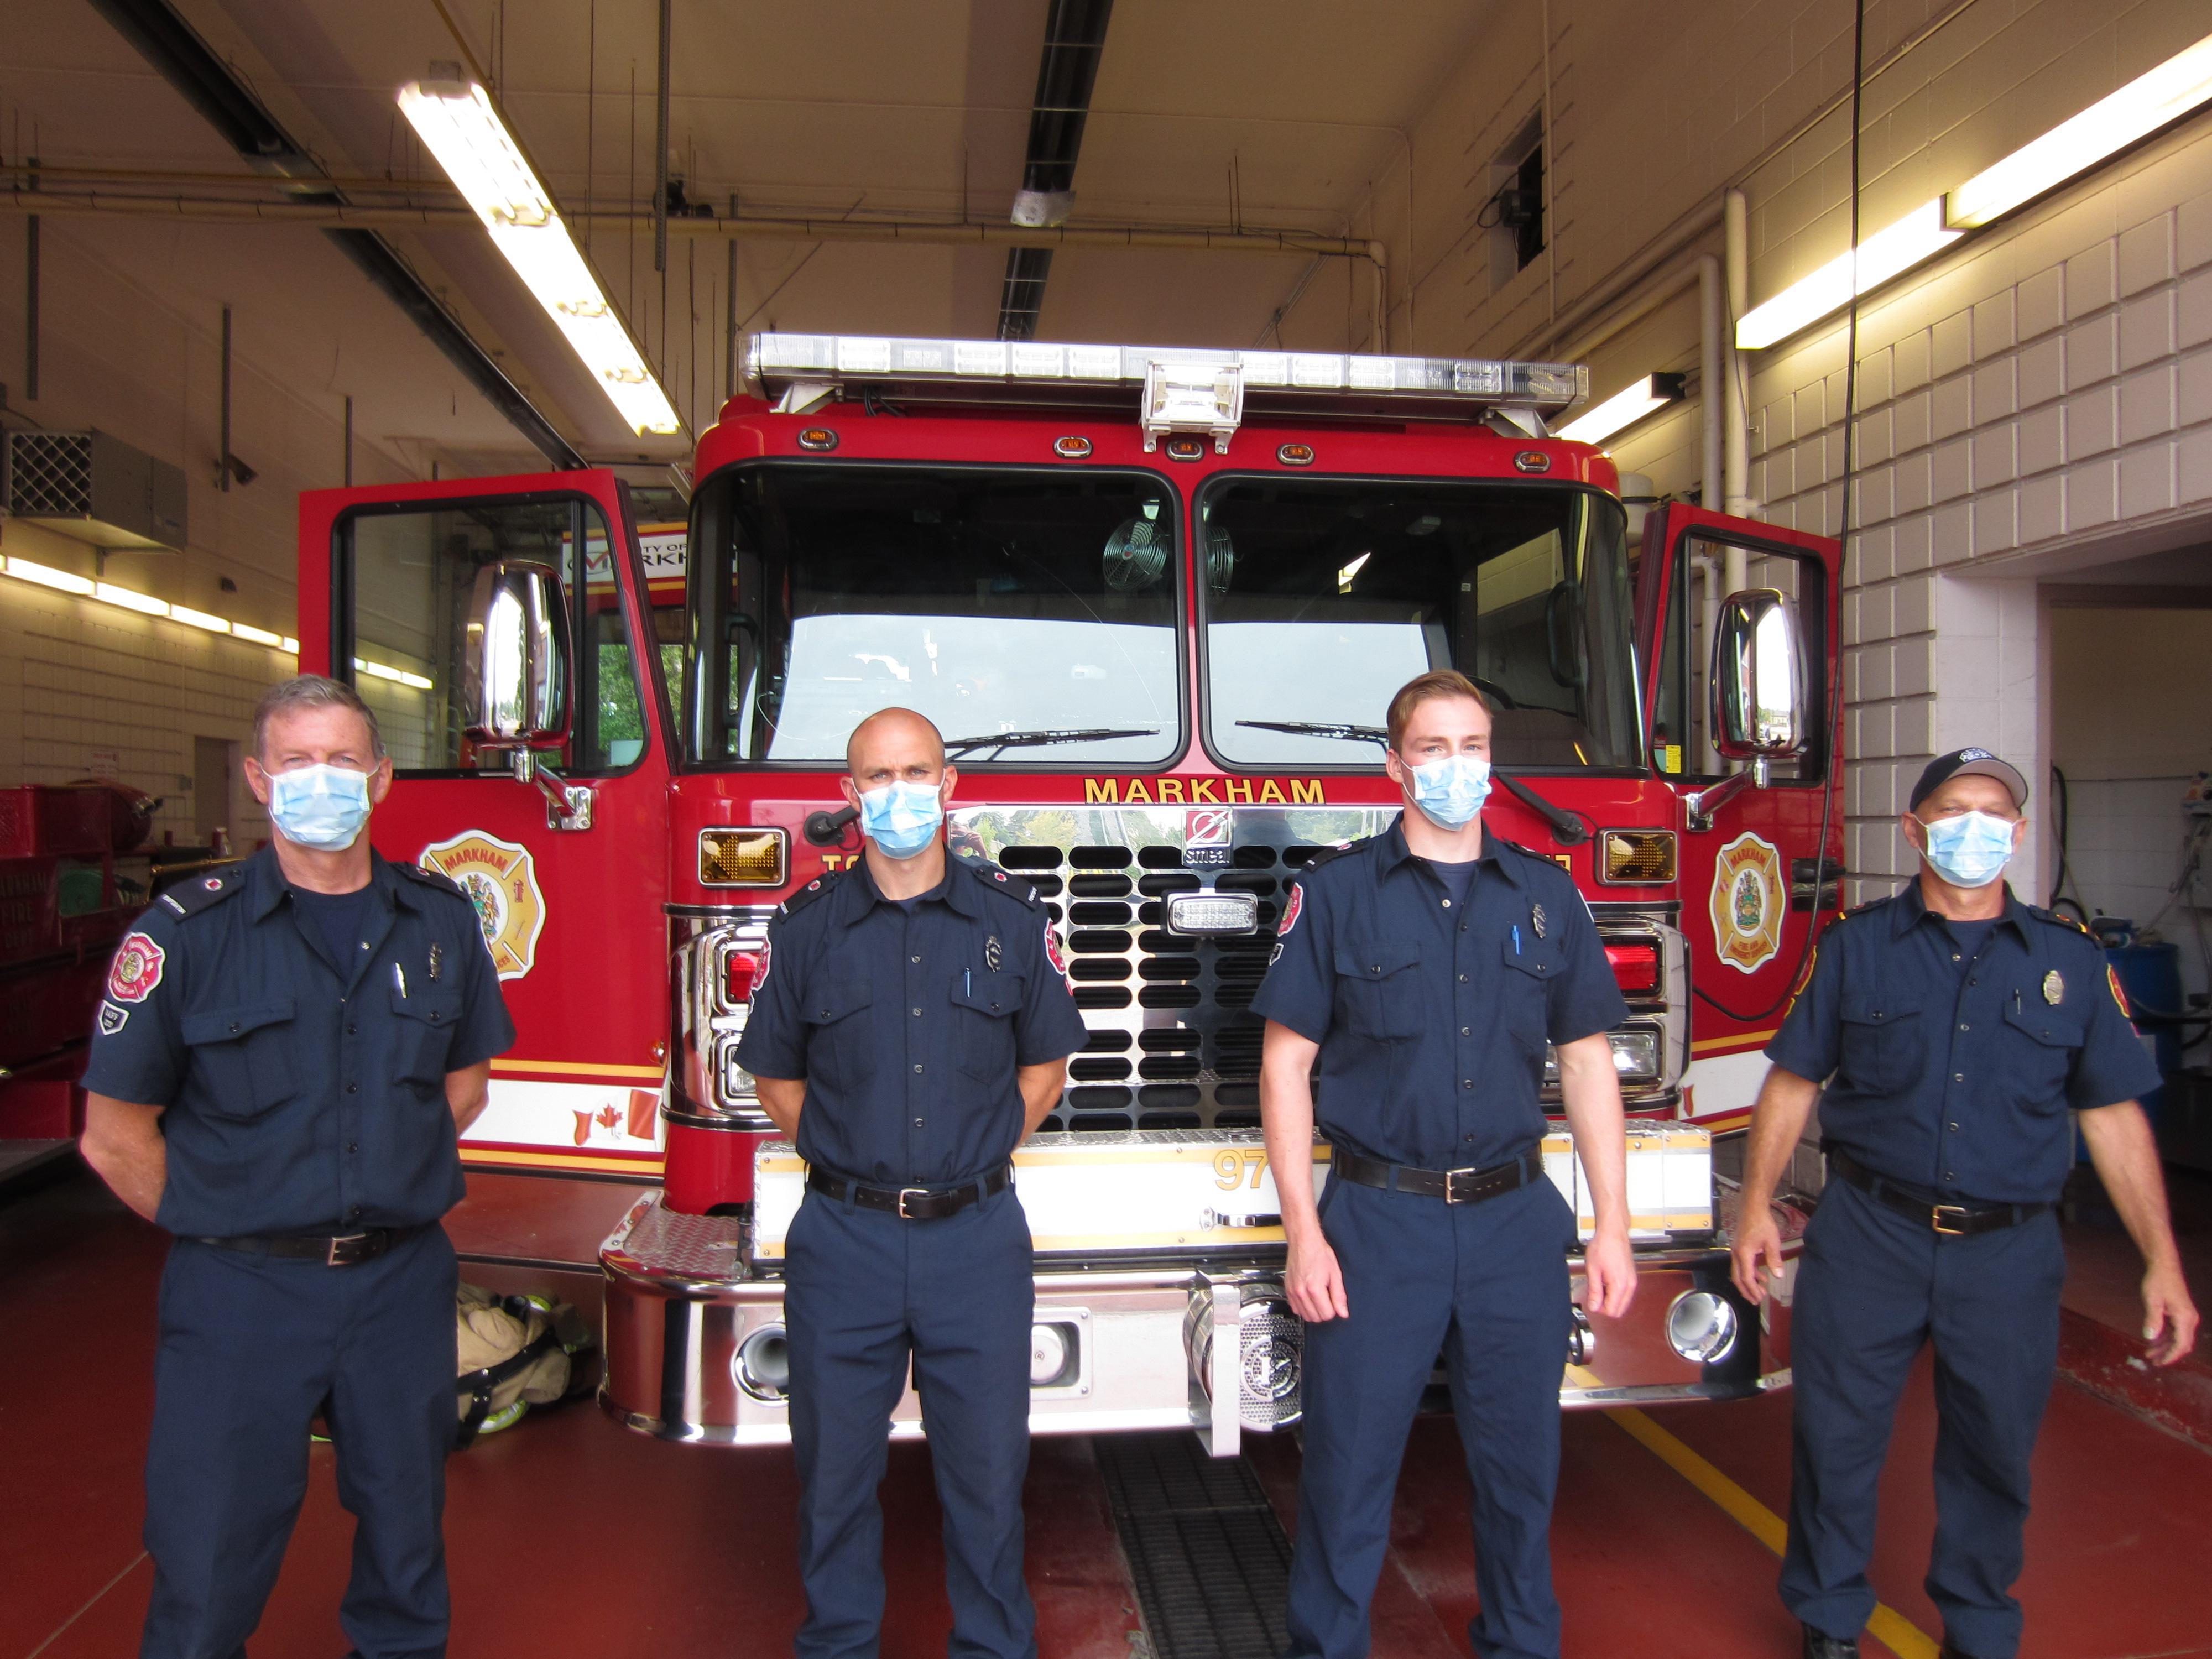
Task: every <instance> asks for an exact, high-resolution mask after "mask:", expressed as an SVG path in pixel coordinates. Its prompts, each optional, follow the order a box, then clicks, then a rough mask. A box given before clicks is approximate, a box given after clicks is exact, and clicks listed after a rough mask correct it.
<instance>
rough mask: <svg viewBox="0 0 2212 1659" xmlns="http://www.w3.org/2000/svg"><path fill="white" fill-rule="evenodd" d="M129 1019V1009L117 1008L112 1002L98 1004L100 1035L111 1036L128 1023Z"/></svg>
mask: <svg viewBox="0 0 2212 1659" xmlns="http://www.w3.org/2000/svg"><path fill="white" fill-rule="evenodd" d="M130 1019H131V1011H130V1010H129V1009H128V1008H118V1007H117V1006H115V1005H114V1004H113V1003H112V1002H103V1003H101V1004H100V1036H114V1035H115V1034H116V1033H117V1032H118V1031H119V1030H122V1029H123V1028H124V1026H125V1025H126V1024H129V1023H130Z"/></svg>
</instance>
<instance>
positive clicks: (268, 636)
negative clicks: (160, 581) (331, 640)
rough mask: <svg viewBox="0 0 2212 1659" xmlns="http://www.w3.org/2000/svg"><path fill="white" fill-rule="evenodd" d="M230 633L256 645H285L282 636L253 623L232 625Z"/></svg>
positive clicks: (173, 607)
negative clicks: (257, 626)
mask: <svg viewBox="0 0 2212 1659" xmlns="http://www.w3.org/2000/svg"><path fill="white" fill-rule="evenodd" d="M175 608H176V607H175V606H173V605H172V606H171V607H170V609H171V610H172V611H174V610H175ZM230 631H231V633H232V634H233V635H234V636H235V637H237V638H239V639H241V640H251V641H253V643H254V644H256V645H266V646H271V647H275V646H281V645H283V643H284V640H283V635H278V634H272V633H270V631H269V630H268V629H265V628H256V627H254V626H253V625H252V623H231V625H230Z"/></svg>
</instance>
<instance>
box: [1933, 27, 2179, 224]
mask: <svg viewBox="0 0 2212 1659" xmlns="http://www.w3.org/2000/svg"><path fill="white" fill-rule="evenodd" d="M2206 100H2212V35H2207V36H2206V37H2205V38H2204V39H2203V40H2199V41H2198V42H2197V44H2196V45H2195V46H2191V47H2189V48H2187V49H2186V50H2185V51H2183V52H2177V53H2175V54H2174V55H2173V56H2172V57H2171V58H2167V59H2166V61H2165V62H2164V63H2163V64H2160V65H2159V66H2158V67H2157V68H2156V69H2154V70H2150V71H2149V72H2148V74H2144V75H2139V76H2136V78H2135V79H2134V80H2132V81H2130V82H2128V83H2127V85H2125V86H2124V87H2122V88H2120V89H2119V90H2118V92H2116V93H2114V94H2112V96H2111V97H2109V98H2104V99H2100V100H2098V101H2097V102H2095V103H2093V104H2092V105H2090V106H2089V107H2088V108H2087V109H2085V110H2083V111H2082V112H2081V113H2080V114H2079V115H2077V116H2075V118H2073V119H2072V120H2070V121H2062V122H2060V123H2059V124H2058V125H2057V126H2055V127H2053V128H2051V131H2048V132H2046V133H2045V134H2044V135H2043V137H2040V138H2038V139H2036V140H2035V141H2034V142H2033V143H2029V144H2024V145H2022V146H2021V148H2020V149H2016V150H2015V151H2013V153H2012V154H2011V155H2008V156H2006V157H2005V158H2004V160H2003V161H1999V162H1997V163H1996V165H1995V166H1994V167H1987V168H1984V170H1983V171H1982V172H1980V173H1976V174H1975V175H1974V176H1973V177H1972V178H1971V179H1968V180H1966V183H1965V184H1963V185H1960V186H1959V187H1958V189H1956V190H1954V191H1951V192H1950V194H1949V195H1948V196H1946V197H1944V198H1943V215H1944V222H1945V223H1947V224H1948V225H1950V226H1952V227H1953V228H1956V229H1962V230H1963V229H1969V228H1972V227H1974V226H1977V225H1985V224H1987V223H1989V222H1990V220H1992V219H1994V218H1996V217H1997V216H1999V215H2000V214H2005V213H2009V212H2011V211H2012V210H2013V209H2015V208H2016V207H2018V206H2019V205H2020V204H2021V203H2023V202H2028V201H2033V199H2034V198H2035V197H2039V196H2040V195H2042V194H2043V193H2044V191H2047V190H2050V189H2052V188H2054V187H2055V186H2057V185H2063V184H2064V183H2065V182H2066V181H2067V180H2068V179H2071V178H2073V177H2074V176H2075V174H2076V173H2086V172H2087V171H2088V170H2089V169H2090V168H2091V167H2094V166H2096V165H2097V164H2098V163H2099V162H2100V161H2104V160H2105V159H2106V157H2107V156H2109V155H2114V154H2116V153H2117V152H2118V151H2120V150H2123V149H2126V148H2127V147H2128V146H2129V145H2130V144H2132V143H2135V142H2136V140H2137V139H2138V138H2142V137H2145V136H2146V135H2147V134H2149V133H2153V132H2156V131H2158V130H2159V129H2160V127H2162V126H2165V125H2167V124H2168V123H2169V122H2172V121H2178V120H2179V119H2180V118H2182V117H2183V116H2185V115H2186V114H2188V113H2189V112H2191V110H2193V109H2195V108H2196V107H2197V106H2198V105H2200V104H2203V103H2204V102H2205V101H2206Z"/></svg>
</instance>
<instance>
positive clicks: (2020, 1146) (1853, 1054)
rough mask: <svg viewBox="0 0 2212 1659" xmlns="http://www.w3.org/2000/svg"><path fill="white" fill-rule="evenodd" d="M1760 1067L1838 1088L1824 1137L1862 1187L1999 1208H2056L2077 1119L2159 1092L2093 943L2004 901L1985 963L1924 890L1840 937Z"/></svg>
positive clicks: (1911, 889)
mask: <svg viewBox="0 0 2212 1659" xmlns="http://www.w3.org/2000/svg"><path fill="white" fill-rule="evenodd" d="M1766 1057H1767V1058H1768V1059H1769V1060H1772V1061H1773V1062H1774V1063H1775V1064H1776V1065H1777V1066H1784V1067H1786V1068H1787V1069H1788V1070H1790V1071H1792V1072H1795V1073H1796V1074H1797V1075H1798V1076H1799V1077H1802V1078H1806V1079H1810V1080H1811V1081H1813V1082H1814V1083H1819V1082H1821V1081H1824V1080H1825V1081H1826V1083H1827V1085H1828V1086H1827V1091H1826V1093H1825V1094H1823V1095H1822V1096H1821V1097H1820V1133H1821V1135H1822V1137H1823V1138H1824V1139H1826V1140H1827V1141H1828V1142H1830V1143H1832V1145H1835V1146H1841V1147H1843V1148H1844V1150H1845V1151H1846V1152H1850V1155H1851V1156H1852V1157H1853V1158H1856V1159H1857V1161H1858V1162H1859V1163H1861V1164H1864V1165H1865V1166H1866V1167H1867V1168H1868V1169H1869V1170H1875V1171H1876V1172H1877V1173H1879V1174H1881V1175H1884V1176H1888V1177H1889V1178H1890V1179H1891V1180H1893V1181H1898V1182H1905V1183H1907V1184H1908V1185H1911V1186H1915V1187H1920V1188H1929V1189H1932V1190H1934V1191H1935V1192H1936V1193H1938V1194H1942V1196H1943V1197H1945V1198H1946V1199H1970V1200H1972V1199H1978V1200H1984V1201H1986V1202H1990V1203H2009V1204H2045V1203H2051V1202H2054V1201H2056V1200H2057V1197H2058V1194H2059V1189H2060V1188H2062V1187H2063V1186H2064V1185H2065V1182H2066V1172H2067V1170H2068V1169H2069V1167H2070V1165H2071V1164H2072V1163H2073V1158H2074V1129H2073V1121H2072V1120H2071V1119H2070V1118H2069V1116H2068V1115H2067V1113H2068V1109H2069V1108H2071V1109H2074V1110H2075V1111H2087V1110H2089V1109H2093V1108H2095V1107H2099V1106H2112V1105H2117V1104H2118V1103H2120V1102H2121V1101H2124V1100H2133V1099H2135V1098H2136V1097H2138V1096H2140V1095H2142V1093H2144V1092H2145V1091H2148V1090H2151V1089H2154V1088H2156V1087H2157V1086H2158V1084H2159V1073H2158V1067H2157V1066H2155V1065H2154V1064H2153V1063H2152V1061H2151V1059H2150V1056H2149V1055H2148V1054H2145V1053H2144V1052H2143V1045H2142V1040H2141V1039H2140V1038H2138V1037H2137V1036H2136V1031H2135V1028H2134V1026H2132V1025H2131V1024H2129V1023H2128V1013H2127V1009H2126V1006H2125V1005H2124V1003H2123V1002H2122V1000H2121V999H2120V992H2119V987H2118V982H2117V981H2113V980H2112V979H2111V978H2110V977H2109V973H2108V969H2107V967H2106V960H2105V953H2104V951H2102V950H2101V949H2100V948H2099V946H2098V945H2097V942H2096V941H2095V940H2094V939H2091V938H2090V937H2089V936H2088V935H2087V933H2083V932H2082V931H2081V929H2080V928H2078V927H2075V926H2074V925H2073V924H2072V923H2071V922H2068V921H2060V920H2059V919H2058V918H2057V917H2056V916H2054V915H2051V912H2049V911H2048V910H2037V909H2033V908H2029V907H2028V906H2027V905H2025V904H2022V903H2021V902H2020V901H2019V900H2018V899H2016V898H2015V897H2014V896H2012V890H2011V889H2010V888H2009V887H2008V888H2007V889H2006V890H2005V908H2004V915H2003V917H2002V920H2000V921H1999V922H1998V923H1997V925H1996V927H1994V928H1992V929H1990V932H1989V933H1987V935H1986V936H1985V937H1984V939H1983V940H1982V944H1981V948H1980V949H1979V951H1970V950H1968V949H1967V948H1966V944H1965V942H1964V941H1963V940H1961V939H1959V938H1958V937H1957V936H1956V935H1954V933H1953V932H1952V931H1951V928H1950V927H1949V926H1948V924H1947V923H1946V922H1945V921H1944V919H1943V918H1942V916H1941V915H1937V914H1936V912H1935V911H1933V910H1930V909H1929V908H1928V907H1927V905H1926V904H1925V903H1924V902H1923V901H1922V898H1921V896H1920V884H1919V883H1918V882H1917V881H1915V882H1913V883H1912V884H1910V885H1909V886H1907V887H1906V888H1905V890H1904V891H1903V892H1900V893H1899V894H1897V895H1896V896H1893V897H1891V898H1887V899H1882V900H1880V901H1878V902H1875V903H1873V904H1869V905H1867V906H1865V907H1864V908H1861V909H1858V910H1855V911H1853V912H1852V913H1851V914H1850V915H1848V916H1846V917H1844V919H1843V920H1842V921H1838V922H1836V923H1835V924H1833V925H1832V926H1831V927H1829V929H1828V930H1827V932H1826V933H1823V934H1822V935H1821V936H1820V950H1819V953H1818V954H1817V955H1816V956H1815V957H1814V963H1813V973H1812V977H1811V979H1810V980H1809V981H1808V982H1807V984H1806V986H1805V988H1804V989H1803V990H1802V991H1801V992H1800V993H1799V994H1798V995H1797V1000H1796V1002H1795V1003H1793V1004H1792V1005H1791V1006H1790V1012H1789V1014H1788V1015H1787V1017H1786V1018H1784V1020H1783V1022H1782V1030H1781V1032H1780V1034H1779V1035H1778V1036H1776V1037H1775V1039H1774V1041H1773V1042H1771V1043H1769V1044H1768V1045H1767V1048H1766Z"/></svg>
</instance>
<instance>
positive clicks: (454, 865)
mask: <svg viewBox="0 0 2212 1659" xmlns="http://www.w3.org/2000/svg"><path fill="white" fill-rule="evenodd" d="M416 863H418V864H420V865H421V866H422V867H423V868H424V869H425V870H435V871H436V872H438V873H439V874H440V875H441V876H445V877H447V878H450V879H451V880H452V881H453V883H454V884H456V885H458V886H459V888H460V890H461V891H462V892H464V893H465V894H467V895H468V899H469V902H470V904H471V905H472V906H474V907H475V908H476V913H477V927H480V928H482V929H483V939H484V945H485V947H486V948H487V949H489V951H491V960H492V965H493V966H494V967H495V968H496V969H498V970H499V976H500V977H501V979H520V978H521V977H522V976H523V975H525V974H526V973H528V972H529V971H530V970H531V969H532V966H533V965H535V963H536V962H537V960H538V934H539V933H542V932H544V927H545V894H544V890H542V889H541V888H540V887H539V886H538V870H537V866H536V865H535V864H534V863H533V862H532V860H531V856H530V849H529V848H526V847H521V846H518V845H516V844H515V843H514V842H511V841H501V839H500V838H499V837H498V836H493V835H487V834H486V833H485V832H484V831H483V830H481V829H468V830H464V831H463V832H462V833H461V834H459V835H458V836H454V837H453V839H452V840H450V841H441V842H432V843H431V844H430V845H429V846H428V847H426V848H423V849H422V854H421V856H420V857H419V858H417V859H416Z"/></svg>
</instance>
